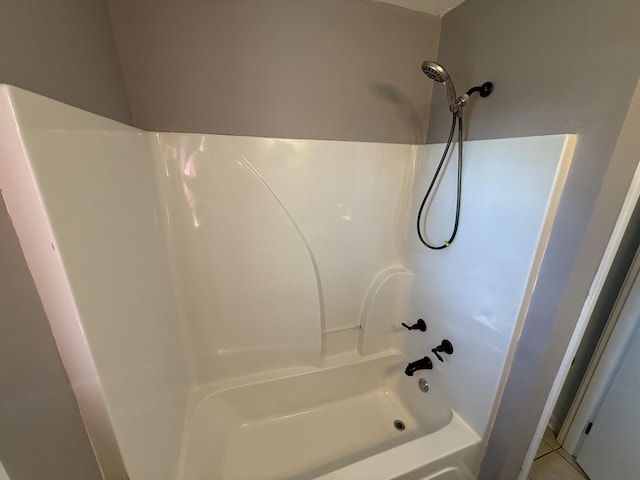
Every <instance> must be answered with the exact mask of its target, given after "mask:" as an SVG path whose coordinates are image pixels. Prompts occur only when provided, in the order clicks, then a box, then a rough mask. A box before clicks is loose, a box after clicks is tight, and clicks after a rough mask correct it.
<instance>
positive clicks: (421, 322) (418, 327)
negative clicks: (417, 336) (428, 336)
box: [402, 318, 427, 332]
mask: <svg viewBox="0 0 640 480" xmlns="http://www.w3.org/2000/svg"><path fill="white" fill-rule="evenodd" d="M402 326H403V327H404V328H406V329H407V330H420V331H421V332H426V331H427V324H426V323H425V321H424V320H423V319H421V318H419V319H418V321H417V322H416V323H415V324H413V325H411V326H409V325H407V324H406V323H404V322H402Z"/></svg>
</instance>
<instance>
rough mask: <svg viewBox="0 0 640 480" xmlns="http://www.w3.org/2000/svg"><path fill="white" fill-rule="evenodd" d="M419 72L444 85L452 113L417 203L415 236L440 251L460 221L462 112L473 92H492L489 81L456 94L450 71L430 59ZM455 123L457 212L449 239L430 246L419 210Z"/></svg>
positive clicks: (430, 188)
mask: <svg viewBox="0 0 640 480" xmlns="http://www.w3.org/2000/svg"><path fill="white" fill-rule="evenodd" d="M422 71H423V73H424V74H425V75H426V76H427V77H429V78H430V79H431V80H433V81H435V82H437V83H442V84H443V85H444V86H445V87H446V88H447V101H448V102H449V111H450V112H451V115H452V119H451V129H450V131H449V138H448V139H447V144H446V146H445V148H444V151H443V153H442V158H441V159H440V163H439V164H438V167H437V168H436V171H435V173H434V174H433V178H432V179H431V183H430V184H429V188H427V192H426V193H425V195H424V197H423V199H422V203H421V204H420V209H419V210H418V219H417V223H416V226H417V230H418V238H419V239H420V242H422V244H423V245H424V246H425V247H428V248H430V249H432V250H442V249H444V248H447V247H448V246H450V245H451V243H453V240H454V239H455V238H456V234H457V233H458V223H459V221H460V200H461V191H462V144H463V141H464V138H463V137H464V135H463V122H462V112H463V108H464V106H465V105H466V104H467V102H468V101H469V98H470V97H471V95H472V94H474V93H479V94H480V96H481V97H487V96H489V95H490V94H491V92H492V91H493V84H492V83H491V82H485V83H483V84H482V85H480V86H475V87H473V88H470V89H469V90H467V93H465V94H463V95H461V96H459V97H458V96H457V95H456V89H455V87H454V86H453V81H452V80H451V77H450V76H449V73H448V72H447V71H446V70H445V68H444V67H443V66H442V65H440V64H439V63H437V62H433V61H429V60H427V61H424V62H422ZM456 123H457V124H458V184H457V190H456V213H455V220H454V223H453V230H452V232H451V235H450V236H449V239H448V240H445V241H443V242H442V244H441V245H431V244H430V243H429V242H427V240H426V239H425V238H424V236H423V234H422V228H421V226H420V223H421V219H422V213H423V211H424V207H425V205H426V203H427V199H428V198H429V196H430V195H431V191H432V190H433V187H434V186H435V184H436V182H437V180H438V175H439V174H440V170H442V166H443V165H444V162H445V160H446V158H447V154H448V153H449V148H450V147H451V142H452V141H453V135H454V134H455V130H456Z"/></svg>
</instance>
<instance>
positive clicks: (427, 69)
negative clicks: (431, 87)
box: [422, 60, 462, 114]
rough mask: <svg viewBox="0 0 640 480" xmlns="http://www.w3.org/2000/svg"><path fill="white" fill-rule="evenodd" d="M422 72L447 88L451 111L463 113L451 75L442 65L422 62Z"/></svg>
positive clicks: (427, 61)
mask: <svg viewBox="0 0 640 480" xmlns="http://www.w3.org/2000/svg"><path fill="white" fill-rule="evenodd" d="M422 72H423V73H424V74H425V75H426V76H427V77H429V78H430V79H431V80H433V81H434V82H438V83H442V84H444V85H446V86H447V101H448V102H449V110H451V111H452V112H453V113H456V114H458V113H459V112H460V114H461V112H462V110H461V108H460V106H459V105H458V103H457V97H456V89H455V87H454V86H453V82H452V81H451V77H450V76H449V73H448V72H447V71H446V70H445V69H444V67H443V66H442V65H440V64H439V63H437V62H432V61H431V60H425V61H424V62H422Z"/></svg>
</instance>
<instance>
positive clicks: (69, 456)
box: [0, 198, 102, 480]
mask: <svg viewBox="0 0 640 480" xmlns="http://www.w3.org/2000/svg"><path fill="white" fill-rule="evenodd" d="M0 245H1V246H2V248H0V272H2V275H0V461H1V462H2V464H3V465H4V467H5V469H6V471H7V473H8V474H9V475H10V478H11V480H36V479H47V480H69V479H75V478H77V479H82V480H93V479H96V480H97V479H100V478H102V477H101V476H100V472H99V471H98V466H97V464H96V461H95V458H94V456H93V451H92V449H91V445H90V443H89V439H88V437H87V434H86V432H85V429H84V425H83V423H82V419H81V418H80V412H79V411H78V406H77V404H76V400H75V397H74V396H73V392H72V391H71V386H70V385H69V380H68V378H67V374H66V372H65V370H64V367H63V366H62V361H61V360H60V356H59V354H58V350H57V348H56V344H55V341H54V339H53V335H52V334H51V329H50V328H49V323H48V320H47V317H46V315H45V313H44V310H43V308H42V304H41V303H40V298H39V297H38V292H37V291H36V287H35V285H34V283H33V279H32V278H31V274H30V273H29V269H28V267H27V264H26V261H25V259H24V257H23V255H22V250H21V249H20V245H19V243H18V238H17V236H16V233H15V230H14V229H13V226H12V224H11V219H10V218H9V215H8V214H7V210H6V207H5V204H4V201H2V199H1V198H0ZM0 476H1V475H0Z"/></svg>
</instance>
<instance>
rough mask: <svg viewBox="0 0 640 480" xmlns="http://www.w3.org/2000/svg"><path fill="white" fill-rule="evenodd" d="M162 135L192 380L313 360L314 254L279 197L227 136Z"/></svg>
mask: <svg viewBox="0 0 640 480" xmlns="http://www.w3.org/2000/svg"><path fill="white" fill-rule="evenodd" d="M158 140H159V147H160V150H161V153H160V155H159V157H160V158H161V159H162V160H161V161H163V162H164V164H163V165H162V168H161V171H162V172H164V173H165V175H164V176H163V177H162V178H161V184H162V190H163V192H164V195H165V201H166V203H167V212H168V216H169V224H170V232H171V238H172V243H171V245H172V248H173V251H172V255H173V258H174V260H175V264H176V272H177V273H178V274H179V276H180V278H179V280H178V283H179V284H180V286H181V287H182V288H181V289H182V298H183V301H184V309H185V313H186V318H187V324H188V329H189V332H190V339H191V349H190V354H191V355H192V356H193V360H194V365H195V368H196V371H197V374H198V380H199V381H200V382H204V383H206V382H210V381H213V380H220V379H225V378H233V377H237V376H241V375H248V374H252V373H256V372H260V371H265V370H271V369H275V368H282V367H286V366H294V365H317V364H319V362H320V325H321V322H320V309H321V304H320V296H319V290H318V282H317V277H316V272H315V269H314V265H313V259H312V256H311V252H310V251H309V248H308V246H307V245H306V243H305V242H304V239H303V238H302V236H301V235H300V233H299V231H298V230H297V228H296V226H295V223H294V222H293V221H292V219H291V218H290V217H289V216H288V214H287V212H286V210H284V209H283V208H282V205H281V204H280V203H279V200H278V198H277V197H276V196H275V195H274V194H273V192H271V191H270V189H269V187H268V185H266V184H265V183H264V181H263V180H262V179H261V178H260V176H259V175H258V174H257V172H255V171H254V170H253V168H252V167H251V165H250V164H249V163H247V162H246V161H245V160H244V159H243V158H242V157H241V156H240V155H238V154H237V152H236V151H235V150H234V149H233V148H231V146H230V145H228V143H227V142H226V141H225V137H221V136H217V135H194V134H159V135H158Z"/></svg>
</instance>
